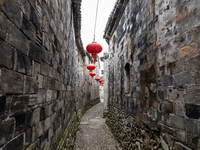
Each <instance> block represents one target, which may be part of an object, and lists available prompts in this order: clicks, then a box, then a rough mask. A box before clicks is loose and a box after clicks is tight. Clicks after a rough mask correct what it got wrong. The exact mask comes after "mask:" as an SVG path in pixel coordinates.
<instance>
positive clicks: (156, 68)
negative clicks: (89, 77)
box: [104, 0, 200, 149]
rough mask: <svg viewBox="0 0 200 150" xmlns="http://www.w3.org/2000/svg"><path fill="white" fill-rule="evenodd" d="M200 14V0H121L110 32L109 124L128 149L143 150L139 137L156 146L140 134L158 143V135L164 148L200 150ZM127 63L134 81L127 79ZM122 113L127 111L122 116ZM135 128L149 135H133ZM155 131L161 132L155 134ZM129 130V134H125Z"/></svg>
mask: <svg viewBox="0 0 200 150" xmlns="http://www.w3.org/2000/svg"><path fill="white" fill-rule="evenodd" d="M199 17H200V2H199V1H198V0H158V1H155V0H150V1H137V0H129V1H128V0H124V1H120V0H119V1H118V3H116V6H115V8H114V9H113V11H112V13H111V16H110V18H109V20H108V23H107V26H106V30H105V35H104V38H105V39H106V41H107V42H108V44H109V53H110V57H109V59H108V60H107V64H108V66H106V67H108V68H109V71H108V73H107V76H109V80H108V87H109V91H108V94H109V99H108V106H109V110H110V111H109V118H110V119H109V120H108V123H109V124H110V126H111V127H113V128H114V129H113V132H114V133H115V135H116V136H117V137H118V139H119V141H121V143H122V146H123V147H125V148H127V146H130V147H129V148H135V147H137V148H138V145H139V144H136V143H135V142H136V141H137V140H138V141H137V142H139V143H140V147H141V144H143V147H141V148H145V146H146V148H147V149H148V148H149V149H150V148H151V146H150V145H151V144H152V143H145V144H144V143H143V142H144V141H143V142H140V141H139V139H137V138H140V139H142V140H144V137H146V138H152V140H156V141H157V138H156V136H158V138H159V141H160V145H159V147H160V148H161V147H162V148H163V147H165V146H166V144H167V145H168V148H174V149H189V148H192V149H199V148H200V147H199V145H200V143H199V139H200V137H199V123H200V122H199V117H200V111H199V108H200V105H199V101H198V100H199V64H200V59H199V54H200V52H199V38H200V36H199ZM127 64H130V74H131V77H130V85H128V84H127V83H126V80H127V77H126V69H125V67H126V65H127ZM127 86H130V87H128V88H130V94H128V93H127V92H126V90H127V89H128V88H127ZM105 92H106V91H105ZM116 108H117V109H116ZM122 112H125V114H124V115H120V114H123V113H122ZM127 115H128V116H127ZM123 117H124V118H125V119H122V118H123ZM131 118H132V119H135V120H137V121H138V122H137V121H136V122H137V123H134V122H133V121H132V120H131ZM117 122H118V123H117ZM125 122H127V123H125ZM141 122H142V124H141ZM117 124H120V125H121V126H120V125H117ZM132 124H134V125H135V126H134V125H132ZM152 125H154V128H152V127H151V126H152ZM131 126H134V127H133V129H132V128H131ZM146 126H148V127H147V128H146ZM129 129H130V130H133V131H134V130H145V132H148V133H149V135H148V136H146V135H142V134H143V133H144V132H142V131H141V132H138V136H137V135H135V136H131V137H133V138H132V139H129V136H130V135H129V132H130V130H129ZM149 129H150V130H149ZM116 130H118V131H119V132H117V131H116ZM120 131H121V132H120ZM123 131H125V132H127V133H124V132H123ZM152 131H154V132H155V133H157V135H153V136H154V137H152V134H150V133H151V132H152ZM155 133H154V134H155ZM126 134H127V136H128V137H127V136H123V135H126ZM130 134H134V133H130ZM164 135H165V136H166V135H167V136H168V137H171V138H167V139H166V138H165V136H164ZM133 139H135V142H134V140H133ZM163 139H164V141H163ZM170 140H171V142H170ZM161 141H162V142H161ZM127 142H130V143H132V144H130V143H129V144H127ZM158 143H159V142H158ZM181 143H182V144H181ZM123 144H124V145H123ZM131 145H132V146H131ZM184 145H185V146H184ZM134 146H135V147H134ZM188 147H189V148H188ZM164 149H167V148H166V147H165V148H164Z"/></svg>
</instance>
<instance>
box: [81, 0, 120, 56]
mask: <svg viewBox="0 0 200 150" xmlns="http://www.w3.org/2000/svg"><path fill="white" fill-rule="evenodd" d="M116 1H117V0H99V6H98V14H97V24H96V36H95V37H96V38H95V41H96V42H97V43H99V44H100V45H101V46H102V47H103V50H102V52H101V53H100V54H98V55H99V56H103V53H104V52H105V51H108V44H107V43H106V41H105V39H103V35H104V30H105V27H106V24H107V21H108V17H109V16H110V14H111V11H112V10H113V8H114V5H115V2H116ZM96 7H97V0H82V6H81V15H82V20H81V25H82V26H81V38H82V42H83V46H84V48H85V49H86V46H87V45H88V44H90V43H92V42H93V37H94V36H93V35H94V24H95V17H96Z"/></svg>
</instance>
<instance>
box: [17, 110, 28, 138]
mask: <svg viewBox="0 0 200 150" xmlns="http://www.w3.org/2000/svg"><path fill="white" fill-rule="evenodd" d="M15 121H16V126H15V127H16V129H15V136H16V135H18V134H19V133H21V132H22V131H24V130H25V125H26V124H25V121H26V114H25V113H24V114H21V115H17V116H15Z"/></svg>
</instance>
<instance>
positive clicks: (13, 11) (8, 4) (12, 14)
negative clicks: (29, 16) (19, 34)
mask: <svg viewBox="0 0 200 150" xmlns="http://www.w3.org/2000/svg"><path fill="white" fill-rule="evenodd" d="M2 11H3V12H4V13H5V14H6V16H7V17H8V18H9V19H10V20H11V22H13V23H14V24H15V25H16V26H17V27H18V28H20V21H21V18H22V12H21V10H20V8H19V1H12V0H6V1H4V5H3V7H2Z"/></svg>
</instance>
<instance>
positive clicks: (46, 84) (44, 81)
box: [43, 76, 49, 90]
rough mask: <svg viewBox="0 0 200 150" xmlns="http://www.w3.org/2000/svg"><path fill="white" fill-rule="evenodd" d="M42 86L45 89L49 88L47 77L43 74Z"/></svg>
mask: <svg viewBox="0 0 200 150" xmlns="http://www.w3.org/2000/svg"><path fill="white" fill-rule="evenodd" d="M43 88H44V89H46V90H47V89H49V78H48V77H45V76H44V78H43Z"/></svg>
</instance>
